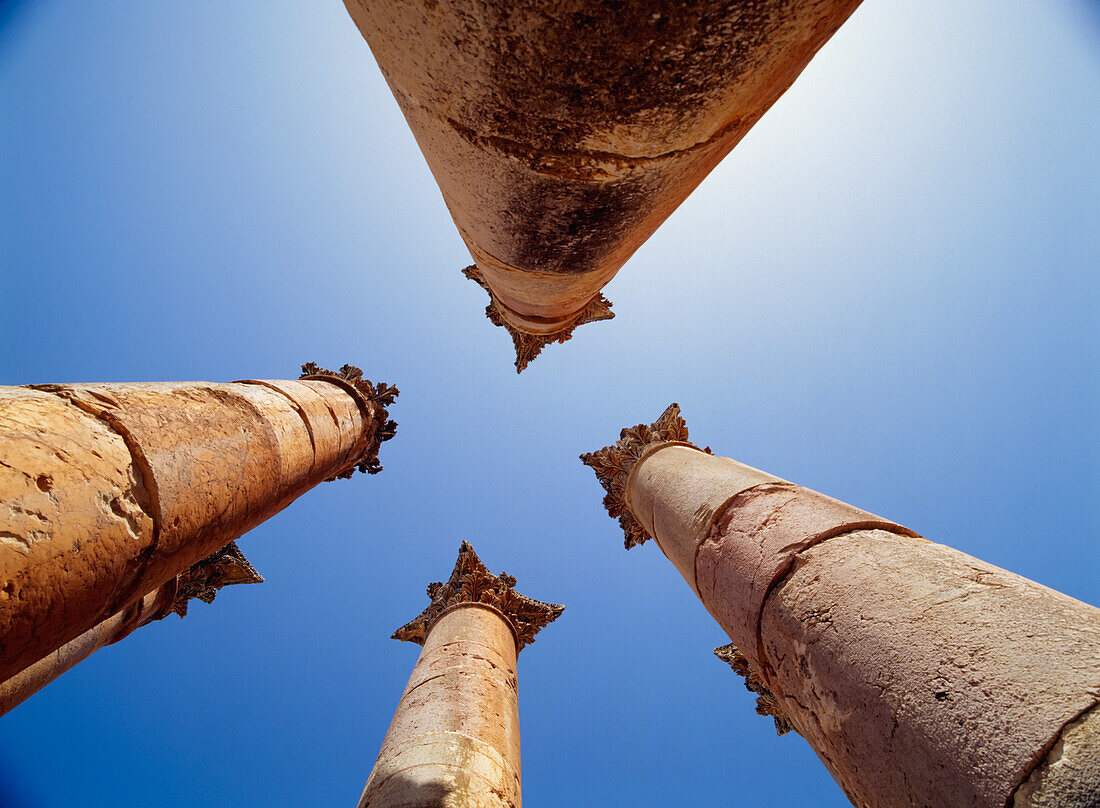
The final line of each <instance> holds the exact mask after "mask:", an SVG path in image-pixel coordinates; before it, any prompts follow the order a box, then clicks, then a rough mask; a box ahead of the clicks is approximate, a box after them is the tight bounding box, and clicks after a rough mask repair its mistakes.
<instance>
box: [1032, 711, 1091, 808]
mask: <svg viewBox="0 0 1100 808" xmlns="http://www.w3.org/2000/svg"><path fill="white" fill-rule="evenodd" d="M1097 806H1100V705H1096V706H1093V707H1092V709H1090V710H1089V711H1088V712H1087V713H1085V714H1084V715H1082V716H1081V717H1079V718H1075V719H1074V720H1073V721H1071V722H1070V723H1069V724H1067V725H1066V727H1065V729H1064V730H1062V734H1061V735H1060V736H1059V737H1058V740H1057V741H1056V742H1055V743H1054V745H1053V746H1052V747H1051V750H1050V752H1049V753H1048V754H1047V756H1046V758H1044V759H1043V761H1042V763H1040V764H1039V765H1038V766H1036V767H1035V769H1034V771H1032V773H1031V775H1030V776H1029V777H1028V779H1027V780H1026V781H1024V783H1023V785H1021V786H1020V788H1019V789H1018V790H1017V791H1016V795H1015V797H1014V799H1013V802H1012V808H1067V807H1068V808H1096V807H1097Z"/></svg>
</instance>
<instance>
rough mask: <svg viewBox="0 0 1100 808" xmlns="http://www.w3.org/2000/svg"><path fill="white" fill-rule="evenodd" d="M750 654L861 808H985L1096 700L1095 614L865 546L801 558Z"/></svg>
mask: <svg viewBox="0 0 1100 808" xmlns="http://www.w3.org/2000/svg"><path fill="white" fill-rule="evenodd" d="M761 638H762V646H763V649H764V653H765V654H766V657H767V669H768V671H769V673H770V686H771V689H772V691H773V692H774V693H775V694H776V696H777V697H778V698H779V700H780V702H781V703H782V704H783V707H784V709H785V711H786V712H787V715H788V716H789V717H790V719H791V721H792V722H793V723H794V724H795V726H796V727H798V729H799V732H801V733H802V734H803V735H804V736H805V737H806V739H807V740H808V741H810V744H811V745H812V746H813V747H814V750H815V751H816V752H817V753H818V755H819V756H820V757H821V759H822V760H823V761H824V762H825V764H826V765H827V766H828V767H829V769H830V771H832V773H833V776H834V777H836V779H837V781H838V782H839V783H840V784H841V785H842V787H843V788H844V790H845V792H846V793H847V794H848V796H849V797H850V798H851V799H852V801H853V802H855V803H856V804H857V805H861V806H876V808H884V807H886V806H898V807H899V808H900V806H929V808H932V807H933V806H935V807H936V808H953V806H983V807H985V808H1001V806H1004V805H1006V804H1007V803H1008V802H1009V800H1010V799H1011V797H1012V794H1013V792H1014V790H1015V789H1016V787H1017V785H1019V783H1020V782H1021V781H1022V780H1023V779H1024V778H1025V777H1026V776H1027V775H1028V774H1029V772H1030V771H1031V769H1032V768H1033V767H1034V766H1035V764H1036V761H1037V759H1039V758H1040V757H1041V756H1042V755H1043V753H1044V751H1045V750H1046V749H1047V748H1048V747H1049V745H1050V744H1052V743H1054V741H1055V739H1056V738H1057V737H1058V735H1059V734H1060V732H1061V731H1062V728H1063V727H1064V726H1065V725H1066V723H1067V722H1068V721H1070V720H1071V719H1073V718H1074V717H1076V716H1077V715H1079V714H1080V713H1081V712H1082V711H1083V710H1085V709H1087V708H1088V707H1090V706H1092V705H1093V704H1095V703H1096V702H1097V700H1098V699H1100V610H1098V609H1096V608H1094V607H1092V606H1089V605H1087V604H1085V603H1081V602H1080V601H1077V600H1074V599H1073V598H1070V597H1067V596H1065V595H1062V594H1060V593H1058V592H1055V591H1054V590H1052V589H1048V588H1046V587H1044V586H1040V585H1039V584H1036V583H1034V582H1033V581H1029V580H1027V579H1026V578H1021V577H1020V576H1018V575H1014V574H1013V573H1010V572H1007V571H1006V570H1002V569H999V568H997V567H994V566H992V565H990V564H986V563H985V562H983V561H980V560H978V559H976V558H973V557H971V556H968V555H966V554H964V553H960V552H959V551H957V550H953V549H951V548H950V547H945V546H943V545H941V544H934V543H932V542H925V541H920V540H917V539H912V538H907V537H904V536H898V535H897V534H895V533H888V532H885V531H881V530H874V531H857V532H854V533H851V534H847V535H844V536H838V537H836V538H832V539H829V540H828V541H824V542H822V543H820V544H817V545H815V546H813V547H811V548H809V549H807V550H805V551H803V552H801V553H800V554H799V557H798V559H797V563H796V564H795V566H794V569H793V571H792V572H791V574H790V575H789V576H788V577H787V578H786V579H785V580H784V581H783V582H782V584H781V585H780V586H778V587H777V588H776V589H775V590H774V591H773V592H772V594H771V595H770V596H769V597H768V599H767V601H766V603H765V604H764V614H763V619H762V622H761Z"/></svg>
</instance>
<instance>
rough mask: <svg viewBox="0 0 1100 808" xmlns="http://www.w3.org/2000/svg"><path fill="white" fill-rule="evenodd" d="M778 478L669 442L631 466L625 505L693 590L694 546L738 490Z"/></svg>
mask: <svg viewBox="0 0 1100 808" xmlns="http://www.w3.org/2000/svg"><path fill="white" fill-rule="evenodd" d="M778 480H779V478H778V477H773V476H772V475H771V474H767V473H765V472H763V471H760V470H759V469H754V468H752V467H751V466H746V465H744V464H743V463H738V462H737V461H736V460H730V459H729V458H728V457H717V456H715V455H710V454H707V453H705V452H702V451H700V450H699V449H693V448H690V447H687V446H677V445H668V446H662V447H660V448H658V449H656V450H655V451H653V452H652V453H649V454H646V455H643V456H642V458H641V459H640V460H639V461H638V463H637V464H636V465H635V466H634V468H633V470H632V471H631V473H630V479H629V481H628V483H627V504H628V505H629V506H630V512H631V513H632V514H634V518H635V519H637V520H638V521H639V522H641V524H642V527H644V528H645V529H646V532H647V533H649V535H651V536H653V537H654V538H655V539H656V541H657V544H659V545H660V547H661V550H662V551H663V552H664V554H665V555H666V556H667V557H668V560H669V561H671V562H672V563H673V565H674V566H675V567H676V569H678V570H679V571H680V574H681V575H683V576H684V580H685V581H687V582H688V584H689V585H690V586H691V588H692V589H696V581H695V554H696V549H697V548H698V547H699V545H700V544H701V543H702V542H703V541H704V540H705V539H706V538H707V536H709V535H710V531H711V528H712V527H713V526H714V522H715V520H716V519H717V518H718V517H719V515H721V514H722V513H723V512H724V510H725V508H726V506H727V505H728V504H729V502H730V501H731V500H732V499H733V497H735V496H737V495H738V494H739V493H740V492H742V491H744V490H745V489H747V488H751V487H753V486H756V485H760V484H761V483H767V482H776V481H778ZM731 639H733V638H732V637H731ZM734 642H737V640H736V639H734ZM738 647H740V644H739V643H738Z"/></svg>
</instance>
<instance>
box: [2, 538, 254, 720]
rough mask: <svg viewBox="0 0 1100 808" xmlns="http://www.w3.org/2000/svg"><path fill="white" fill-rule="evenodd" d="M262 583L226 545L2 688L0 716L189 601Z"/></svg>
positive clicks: (209, 600)
mask: <svg viewBox="0 0 1100 808" xmlns="http://www.w3.org/2000/svg"><path fill="white" fill-rule="evenodd" d="M263 580H264V579H263V576H261V575H260V574H259V573H258V572H256V570H255V569H254V568H253V566H252V565H251V564H249V563H248V559H246V558H245V557H244V554H243V553H241V551H240V549H239V548H238V547H237V544H236V542H230V543H229V544H228V545H226V546H225V547H223V548H222V549H221V550H219V551H218V552H216V553H214V554H213V555H210V556H207V557H206V558H204V559H203V560H202V561H200V562H199V563H198V564H196V565H195V566H193V567H191V568H190V569H189V570H186V571H184V572H182V573H180V574H179V575H177V576H176V577H175V578H173V579H172V580H170V581H169V582H168V583H166V584H164V585H162V586H160V587H158V588H157V589H154V590H153V591H152V592H150V593H149V594H147V595H146V596H145V597H143V598H142V599H141V600H139V601H137V602H135V603H133V604H132V605H130V606H129V607H127V608H125V609H123V610H122V611H120V612H116V613H115V614H113V615H111V616H110V617H108V618H107V619H106V620H104V621H103V622H101V623H98V624H96V625H95V626H93V627H92V628H90V629H88V630H87V631H85V632H84V633H83V634H81V635H80V636H79V637H77V638H76V639H75V640H70V641H69V642H67V643H65V644H64V645H63V646H61V647H60V648H58V649H57V650H56V651H54V652H53V653H51V654H48V655H46V656H44V657H42V659H40V660H38V661H37V662H35V663H34V664H32V665H30V666H29V667H27V668H24V669H23V670H22V671H20V672H19V673H17V674H15V676H13V677H11V678H10V679H7V680H6V681H3V682H0V715H4V714H5V713H7V712H8V711H9V710H11V709H12V708H14V707H16V706H18V705H19V704H21V703H23V702H24V701H26V700H27V699H28V698H30V697H31V696H33V695H34V694H35V693H37V692H38V691H39V690H41V689H42V688H43V687H45V686H46V685H48V684H50V682H52V681H54V680H55V679H56V678H57V677H59V676H60V675H61V674H63V673H65V672H66V671H68V670H70V669H71V668H73V667H74V666H75V665H77V664H78V663H80V662H83V661H84V660H85V659H87V658H88V657H90V656H91V655H92V654H94V653H95V652H96V651H98V650H99V649H100V648H103V647H104V646H107V645H112V644H113V643H116V642H118V641H119V640H121V639H123V638H125V637H128V636H129V635H130V633H131V632H132V631H134V629H137V628H141V627H142V626H144V625H148V624H149V623H152V622H153V621H154V620H161V619H163V618H165V617H167V616H168V615H169V614H172V613H175V614H177V615H179V616H180V617H183V616H184V615H186V614H187V604H188V602H189V601H191V600H192V599H194V598H198V599H199V600H201V601H203V602H204V603H213V602H214V597H215V595H216V593H217V591H218V590H219V589H221V588H223V587H226V586H234V585H236V584H258V583H263Z"/></svg>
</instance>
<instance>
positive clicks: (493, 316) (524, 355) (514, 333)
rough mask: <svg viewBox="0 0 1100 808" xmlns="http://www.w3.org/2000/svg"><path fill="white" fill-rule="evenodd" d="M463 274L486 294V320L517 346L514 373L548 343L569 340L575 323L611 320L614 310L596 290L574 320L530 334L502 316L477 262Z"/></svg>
mask: <svg viewBox="0 0 1100 808" xmlns="http://www.w3.org/2000/svg"><path fill="white" fill-rule="evenodd" d="M462 274H463V275H465V276H466V277H467V278H469V279H470V280H472V281H474V282H475V283H476V284H477V285H478V286H480V287H481V288H482V289H484V290H485V291H486V292H488V293H489V305H488V306H486V307H485V316H486V317H488V318H489V322H491V323H492V324H493V325H496V326H500V327H501V328H503V329H504V330H505V331H507V332H508V333H509V334H510V335H511V337H512V347H513V348H515V349H516V373H522V372H523V370H524V368H526V367H527V366H528V365H529V364H531V362H532V361H534V359H535V357H536V356H538V355H539V354H540V353H542V349H543V348H545V347H546V346H547V345H551V344H553V343H555V342H568V341H569V340H570V339H572V338H573V332H574V331H575V330H576V329H577V327H578V326H582V325H586V324H587V323H595V322H598V321H600V320H610V319H611V318H613V317H614V316H615V313H614V312H613V311H611V301H609V300H608V299H607V298H606V297H604V296H603V294H602V293H597V294H596V296H595V297H594V298H592V299H591V300H590V301H588V305H587V306H586V307H585V309H584V311H582V312H581V313H580V315H579V316H578V317H577V319H575V320H573V321H572V322H571V323H569V324H568V325H566V326H564V327H563V328H562V329H561V330H560V331H555V332H553V333H551V334H531V333H528V332H527V331H521V330H520V329H518V328H516V327H515V326H513V325H512V324H511V323H509V322H508V321H507V320H506V319H505V318H504V315H503V314H502V313H501V310H500V306H501V304H500V302H499V301H498V300H497V298H496V295H494V294H493V290H492V289H490V288H489V284H487V283H486V282H485V280H484V279H483V278H482V277H481V271H480V270H479V269H478V268H477V264H472V265H471V266H468V267H466V268H465V269H464V270H462Z"/></svg>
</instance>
